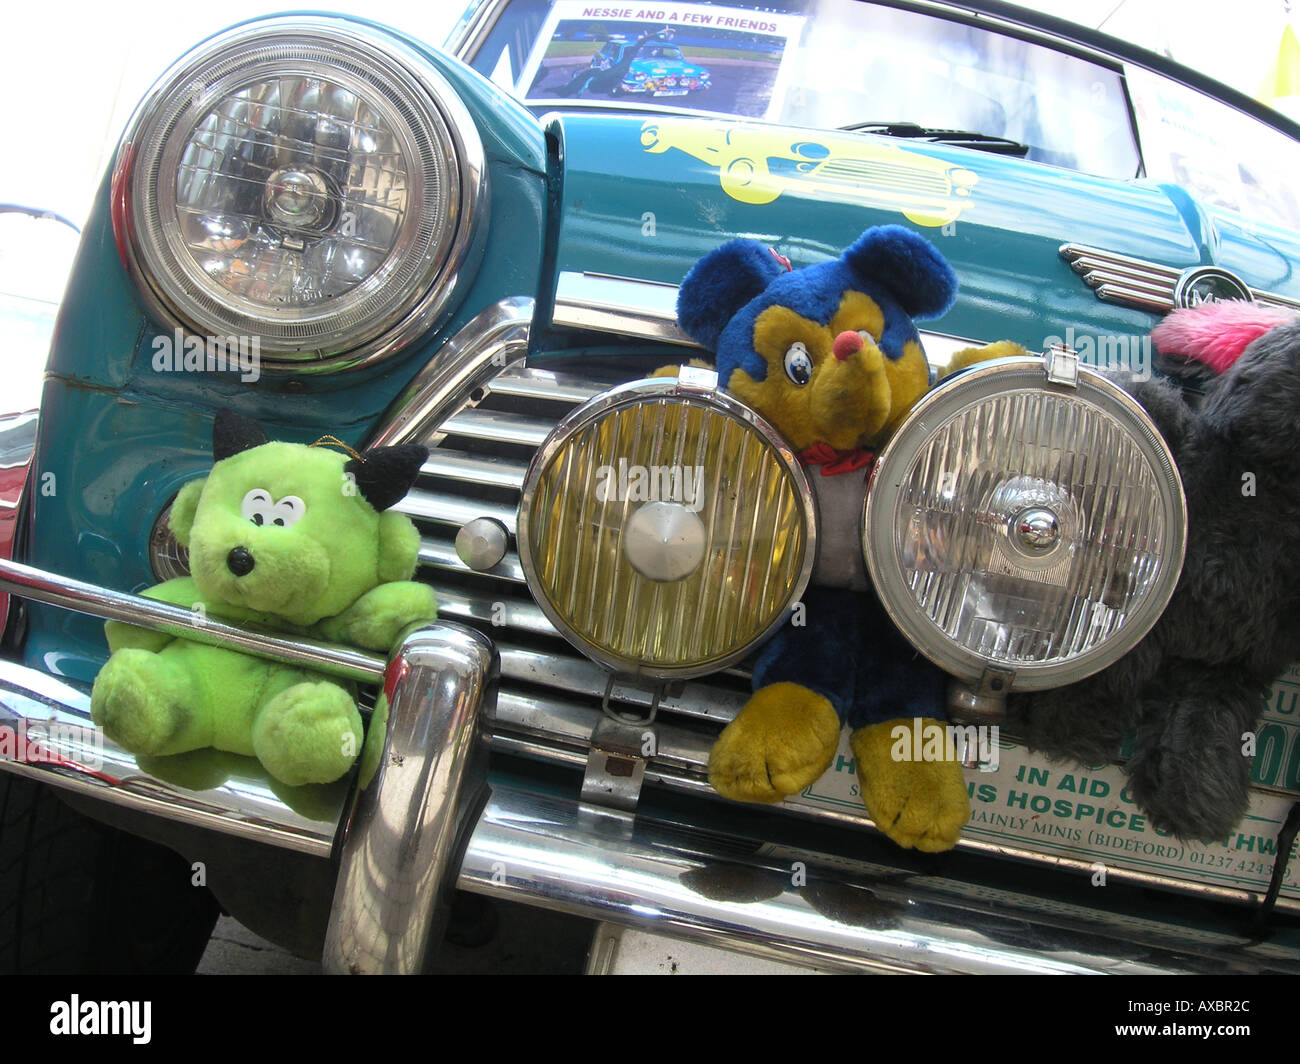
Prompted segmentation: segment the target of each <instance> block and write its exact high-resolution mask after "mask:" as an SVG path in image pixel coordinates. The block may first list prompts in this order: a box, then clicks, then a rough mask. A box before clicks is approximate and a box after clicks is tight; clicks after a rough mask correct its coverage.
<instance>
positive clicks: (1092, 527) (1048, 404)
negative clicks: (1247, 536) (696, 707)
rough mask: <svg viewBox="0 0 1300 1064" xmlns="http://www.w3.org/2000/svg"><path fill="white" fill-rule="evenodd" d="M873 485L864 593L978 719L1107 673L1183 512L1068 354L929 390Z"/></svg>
mask: <svg viewBox="0 0 1300 1064" xmlns="http://www.w3.org/2000/svg"><path fill="white" fill-rule="evenodd" d="M1045 371H1046V372H1045ZM874 478H875V479H874V483H873V485H872V487H871V490H870V491H869V492H868V495H867V503H866V507H865V514H864V530H863V547H864V550H865V552H866V557H867V564H868V566H869V568H870V570H871V576H872V579H873V580H874V581H875V584H876V589H877V591H878V592H879V593H880V597H881V600H882V601H883V602H884V604H885V607H886V609H887V610H888V611H889V613H890V616H892V617H893V619H894V621H895V623H897V625H898V627H899V628H900V629H901V630H902V632H903V633H904V634H905V635H906V636H907V637H908V639H909V640H910V641H911V642H912V643H913V644H914V645H915V646H916V647H917V648H918V649H919V650H921V652H922V653H924V654H925V655H926V656H927V657H929V658H930V659H931V660H932V661H934V662H935V663H936V664H937V665H939V666H940V667H941V668H943V669H944V670H946V671H947V672H949V673H950V674H952V675H953V676H955V677H957V678H958V679H959V680H961V681H964V682H966V683H967V684H970V685H971V686H972V688H973V689H974V692H975V694H974V695H972V696H971V697H972V699H975V701H974V702H972V705H973V706H974V708H976V709H979V708H986V709H987V708H993V707H994V706H995V705H996V703H997V702H998V701H999V700H1000V699H1001V698H1002V697H1004V696H1005V694H1006V692H1007V691H1008V690H1010V689H1012V688H1015V689H1017V690H1036V689H1041V688H1045V687H1055V686H1058V685H1061V684H1066V683H1072V682H1074V681H1076V680H1079V679H1082V678H1083V677H1085V676H1087V675H1089V674H1091V673H1094V672H1097V671H1098V670H1100V669H1102V668H1104V667H1105V666H1106V665H1108V664H1110V663H1111V662H1113V661H1114V660H1115V659H1116V658H1118V657H1119V656H1120V655H1121V654H1123V653H1124V652H1125V651H1127V650H1129V649H1130V648H1131V647H1132V646H1133V645H1134V644H1135V643H1136V642H1137V641H1138V640H1139V639H1141V638H1142V636H1143V635H1145V634H1146V632H1147V631H1148V629H1150V627H1151V625H1153V624H1154V623H1155V621H1156V620H1157V618H1159V616H1160V614H1161V612H1162V611H1163V610H1164V608H1165V605H1166V604H1167V603H1168V601H1169V598H1170V596H1171V595H1172V594H1173V590H1174V586H1175V584H1176V583H1177V581H1178V576H1179V573H1180V572H1181V569H1182V562H1183V550H1184V546H1185V543H1186V537H1187V510H1186V502H1185V500H1184V497H1183V490H1182V482H1181V480H1180V479H1179V476H1178V471H1177V468H1176V467H1175V465H1174V462H1173V458H1172V456H1171V455H1170V453H1169V449H1168V447H1167V446H1166V445H1165V443H1164V440H1163V439H1162V438H1161V437H1160V434H1159V432H1158V431H1157V430H1156V429H1155V427H1154V426H1153V425H1152V423H1151V421H1150V419H1149V418H1148V417H1147V416H1146V413H1145V412H1144V411H1143V410H1142V408H1141V407H1140V406H1139V405H1138V404H1137V403H1136V402H1134V400H1133V399H1132V398H1131V397H1129V396H1128V395H1127V394H1126V393H1125V392H1123V391H1122V390H1121V389H1119V388H1118V387H1116V386H1115V385H1114V384H1112V383H1111V382H1110V381H1108V380H1106V379H1105V378H1104V377H1101V376H1099V375H1098V374H1096V373H1092V372H1090V371H1087V370H1084V369H1080V368H1078V365H1077V359H1075V358H1074V356H1073V353H1071V352H1060V351H1054V352H1049V355H1048V356H1047V358H1046V359H1042V360H1040V359H1033V358H1014V359H1000V360H997V361H995V362H989V363H986V364H984V365H982V366H977V367H975V368H972V369H970V370H968V371H967V372H965V373H963V374H961V375H959V376H958V377H956V378H954V379H953V380H952V381H950V382H949V383H947V384H944V385H941V386H940V387H938V388H936V389H935V390H934V391H932V392H931V393H930V394H929V395H927V396H926V397H925V398H924V399H922V400H921V402H920V403H918V404H917V406H916V407H915V408H914V409H913V410H912V412H911V414H910V415H909V416H908V417H907V419H906V420H905V421H904V422H903V424H902V425H901V426H900V427H899V429H898V431H897V433H896V434H895V435H894V436H893V438H892V439H891V440H890V442H889V444H888V446H887V447H886V448H885V450H884V452H883V453H882V454H881V456H880V459H879V461H878V463H877V465H876V471H875V474H874ZM976 696H979V697H980V698H988V699H991V700H992V701H991V702H990V703H987V704H976V703H978V702H979V699H978V698H976ZM958 701H959V704H960V702H961V699H960V698H959V700H958Z"/></svg>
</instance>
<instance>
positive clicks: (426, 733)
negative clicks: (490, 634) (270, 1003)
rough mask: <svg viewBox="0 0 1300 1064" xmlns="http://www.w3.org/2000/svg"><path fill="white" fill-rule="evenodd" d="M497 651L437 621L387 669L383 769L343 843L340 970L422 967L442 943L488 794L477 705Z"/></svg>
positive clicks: (329, 944)
mask: <svg viewBox="0 0 1300 1064" xmlns="http://www.w3.org/2000/svg"><path fill="white" fill-rule="evenodd" d="M496 675H497V657H496V652H495V650H494V649H493V648H492V644H491V643H489V642H488V640H487V639H485V638H484V637H483V636H482V635H480V634H479V633H478V632H475V631H472V630H471V629H467V628H461V627H459V626H455V625H447V624H435V625H431V626H428V627H425V628H421V629H419V630H417V631H415V632H412V633H410V634H408V635H407V636H406V638H405V639H403V641H402V643H401V646H400V647H399V649H398V650H397V652H396V653H395V655H394V657H393V660H392V662H391V663H390V664H389V667H388V681H387V686H388V689H389V690H391V691H392V692H393V694H392V701H391V704H390V705H389V718H388V730H387V735H386V738H385V742H384V749H383V753H382V755H381V758H380V767H379V770H378V772H377V773H376V775H375V778H374V780H373V781H372V783H371V785H370V786H369V787H368V788H367V789H366V790H365V791H364V792H363V793H362V795H361V798H360V800H359V801H358V803H357V808H356V810H355V812H354V813H353V816H352V821H351V824H350V825H349V826H348V831H347V835H346V837H345V839H344V842H343V850H342V857H341V863H340V868H339V877H338V881H337V884H336V886H335V888H334V904H333V906H332V907H331V910H330V920H329V927H328V929H327V930H326V934H325V950H324V959H323V964H324V967H325V970H326V971H330V972H339V973H352V974H362V973H373V974H378V973H381V972H387V973H416V972H420V971H422V970H423V969H424V966H425V961H426V958H427V956H428V954H429V951H430V950H431V949H436V948H437V946H438V945H439V943H440V940H441V933H440V932H441V925H442V924H443V922H444V921H445V917H446V903H447V902H448V901H449V898H450V894H451V891H452V889H453V888H454V887H455V884H456V875H457V871H456V865H455V862H456V860H457V858H458V856H459V853H460V849H461V846H460V845H459V843H461V842H463V838H464V836H465V834H466V828H468V827H471V826H472V824H473V817H475V816H476V815H477V813H478V811H479V808H480V806H481V796H482V795H483V794H484V793H485V790H486V784H487V772H486V763H485V760H486V759H485V756H484V755H485V751H486V747H485V745H484V744H483V742H482V741H481V740H482V736H481V734H480V713H481V711H483V710H484V709H486V708H488V707H489V706H490V702H491V699H492V695H493V684H494V681H495V679H496Z"/></svg>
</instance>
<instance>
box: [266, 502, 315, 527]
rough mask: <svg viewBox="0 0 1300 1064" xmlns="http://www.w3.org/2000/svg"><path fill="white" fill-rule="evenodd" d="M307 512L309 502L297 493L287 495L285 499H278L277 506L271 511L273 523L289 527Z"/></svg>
mask: <svg viewBox="0 0 1300 1064" xmlns="http://www.w3.org/2000/svg"><path fill="white" fill-rule="evenodd" d="M306 512H307V504H306V503H305V502H303V501H302V500H301V499H300V498H298V496H297V495H286V496H285V497H284V498H283V499H278V500H276V503H275V507H274V509H272V511H271V524H273V525H279V526H280V527H281V528H288V527H289V526H290V525H294V524H297V523H298V521H299V520H301V519H302V515H303V514H305V513H306Z"/></svg>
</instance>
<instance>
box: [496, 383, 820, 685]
mask: <svg viewBox="0 0 1300 1064" xmlns="http://www.w3.org/2000/svg"><path fill="white" fill-rule="evenodd" d="M704 374H707V377H708V378H711V379H712V384H711V385H710V386H709V387H702V386H701V383H700V382H701V380H702V379H703V375H704ZM656 396H670V397H676V398H679V399H681V400H683V401H686V402H694V403H696V404H697V405H708V404H710V403H711V404H713V405H715V406H718V407H721V408H722V410H723V411H724V412H725V413H726V414H728V415H730V416H732V417H735V418H737V419H739V420H741V421H743V422H745V423H746V424H747V425H749V426H750V427H752V428H753V429H755V430H756V431H757V432H758V433H759V434H760V435H761V436H762V437H763V438H764V440H765V441H766V443H767V444H768V445H769V446H770V447H771V448H772V449H773V450H774V451H775V452H776V453H777V454H778V455H779V456H780V459H781V461H782V464H783V465H784V466H785V468H786V470H787V471H788V472H789V473H790V476H791V479H792V481H793V485H794V489H795V495H796V500H797V502H798V504H799V508H800V511H801V513H802V516H803V527H804V555H803V558H802V560H801V563H800V567H799V571H798V575H797V576H796V578H795V579H794V581H793V583H792V585H791V586H792V591H791V594H790V595H789V597H788V598H787V601H786V605H785V607H784V608H783V609H782V610H780V611H779V612H778V613H777V614H776V616H775V617H774V618H773V620H772V621H771V623H770V624H768V625H767V626H766V627H765V628H764V629H763V630H762V631H761V632H760V633H759V634H758V635H756V636H755V637H754V638H753V639H751V640H750V641H749V642H747V643H746V644H745V645H744V646H742V647H740V648H739V649H737V650H734V651H731V652H730V653H728V654H726V655H723V656H721V657H717V658H713V659H710V660H709V661H708V662H707V663H704V664H696V665H687V666H654V665H652V666H649V667H647V666H645V665H644V664H638V663H635V662H629V661H628V660H626V659H619V658H616V657H614V656H613V655H610V654H607V653H605V652H603V650H602V649H601V648H599V647H596V646H594V645H593V644H592V643H591V642H590V641H589V640H588V639H587V638H586V637H585V636H583V635H582V634H581V633H579V632H577V631H576V630H575V629H574V628H573V627H572V626H571V625H570V624H569V623H568V621H567V620H565V618H564V617H563V616H561V615H560V614H559V612H558V611H557V610H556V609H555V608H554V606H553V605H552V604H551V602H550V600H549V598H548V597H547V595H546V594H544V593H539V591H538V590H535V588H534V584H535V583H536V581H537V578H536V576H535V574H536V572H537V569H536V567H535V564H534V558H533V554H532V545H531V542H530V540H531V536H530V526H531V521H532V517H531V514H532V509H533V501H534V499H535V497H536V493H537V489H538V486H539V484H540V482H541V479H542V473H543V471H544V470H545V469H546V468H548V466H549V464H550V462H551V460H552V458H554V456H555V453H556V452H557V451H558V450H559V449H560V448H561V447H563V446H564V445H565V444H566V443H568V442H569V441H570V440H571V439H572V438H573V437H574V436H575V435H576V434H577V433H578V432H579V431H581V429H582V428H583V427H585V426H586V425H588V424H589V423H591V422H594V421H595V420H596V419H598V418H600V417H602V416H606V415H608V414H610V413H611V412H612V411H614V410H615V409H617V408H618V407H620V406H631V405H633V404H635V403H636V402H638V401H641V400H642V399H645V398H653V397H656ZM515 528H516V530H515V546H516V550H517V551H518V555H519V564H520V566H521V568H522V569H523V571H524V579H525V584H526V586H527V587H528V591H529V594H530V596H531V597H532V599H533V601H534V602H535V603H536V604H537V606H538V608H539V609H540V610H541V611H542V613H543V614H544V615H545V616H546V618H547V620H548V621H550V622H551V624H552V625H553V626H554V627H555V629H556V631H557V632H559V633H560V634H561V635H562V636H563V637H564V638H565V639H566V640H567V641H568V642H569V643H570V644H571V645H572V646H573V647H575V648H576V649H577V650H578V651H579V652H580V653H582V654H583V655H584V656H586V657H587V658H589V659H590V660H591V661H593V662H595V663H596V664H598V665H600V666H601V667H603V668H605V669H607V670H609V671H610V672H611V673H613V674H614V675H615V676H617V677H620V678H626V679H628V680H631V681H633V682H642V683H651V684H658V683H672V682H675V681H681V680H690V679H694V678H697V677H700V676H707V675H710V674H712V673H716V672H718V671H720V670H722V669H726V668H728V667H730V666H732V665H734V664H735V663H736V662H738V661H740V660H741V659H742V658H744V657H745V655H746V654H748V653H749V652H750V651H752V650H753V649H754V648H755V647H758V646H761V645H762V644H763V643H765V642H766V641H767V640H768V639H770V638H771V636H772V634H773V633H774V632H775V631H776V630H777V629H778V628H779V627H780V626H781V625H782V624H784V623H786V622H787V621H788V619H789V616H790V613H791V611H792V609H793V608H794V606H795V604H796V603H798V602H799V600H800V598H801V597H802V595H803V594H804V592H805V591H806V590H807V588H808V584H809V582H810V580H811V578H812V572H813V567H814V564H815V562H816V559H817V534H818V516H817V505H816V498H815V496H814V494H813V489H812V484H811V483H810V481H809V480H808V476H807V474H806V473H805V472H804V469H803V466H802V464H801V463H800V461H799V458H798V455H797V454H796V453H795V451H794V448H793V447H792V446H791V445H790V442H789V441H788V440H786V439H785V437H784V436H782V435H781V433H780V432H778V431H777V429H776V428H775V427H773V426H772V424H771V423H770V422H768V421H767V420H766V419H765V418H764V417H763V416H762V415H761V414H759V413H758V412H757V411H755V410H754V409H753V408H752V407H750V406H748V405H747V404H745V403H744V402H742V401H741V400H739V399H737V398H736V397H735V396H732V395H729V394H728V393H726V392H724V391H722V390H720V389H719V388H718V387H717V375H716V374H714V373H712V372H711V371H698V370H695V371H692V372H691V373H689V374H683V377H681V378H678V377H646V378H643V379H641V380H635V381H627V382H624V383H622V384H617V385H614V386H612V387H611V388H609V389H607V390H605V391H603V392H601V393H599V394H598V395H596V396H593V397H592V398H591V399H589V400H587V401H586V402H585V403H583V404H581V405H580V406H578V407H577V408H575V409H574V410H572V411H570V412H569V413H568V414H566V415H565V416H564V417H563V418H562V419H561V420H560V421H559V422H558V423H557V424H556V426H555V428H554V429H552V430H551V432H550V433H549V434H548V435H547V438H546V440H545V441H543V443H542V445H541V446H540V447H538V448H537V450H536V451H535V452H534V454H533V458H532V460H531V461H530V462H529V465H528V470H527V472H526V473H525V475H524V481H523V487H522V490H521V492H520V497H519V509H518V512H517V517H516V526H515Z"/></svg>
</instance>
